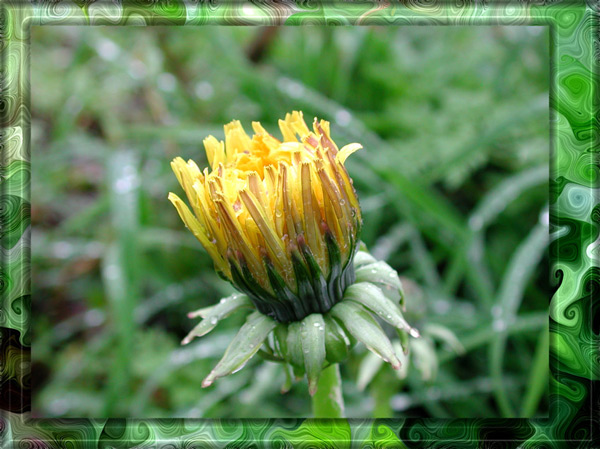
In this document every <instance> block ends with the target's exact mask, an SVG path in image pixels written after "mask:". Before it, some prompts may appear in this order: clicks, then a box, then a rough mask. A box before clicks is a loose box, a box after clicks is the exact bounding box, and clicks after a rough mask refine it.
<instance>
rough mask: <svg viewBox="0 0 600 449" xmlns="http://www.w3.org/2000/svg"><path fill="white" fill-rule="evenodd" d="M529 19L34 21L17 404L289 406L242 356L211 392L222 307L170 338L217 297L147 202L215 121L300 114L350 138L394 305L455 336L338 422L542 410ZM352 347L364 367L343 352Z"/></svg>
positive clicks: (287, 411)
mask: <svg viewBox="0 0 600 449" xmlns="http://www.w3.org/2000/svg"><path fill="white" fill-rule="evenodd" d="M548 72H549V61H548V33H547V29H545V28H541V27H427V28H424V27H402V28H397V27H381V28H371V27H355V28H349V27H336V28H326V27H288V28H252V27H198V28H194V27H189V28H179V27H169V28H162V27H148V28H119V27H114V28H113V27H34V28H33V30H32V73H31V81H32V109H33V113H32V148H33V151H32V161H33V171H32V199H33V201H32V202H33V204H32V212H31V213H32V227H33V234H32V241H33V245H32V270H33V273H32V274H33V292H34V295H33V306H32V307H33V314H34V320H33V331H34V340H33V341H34V343H33V358H34V364H33V368H32V374H33V376H32V377H33V388H34V396H33V408H34V415H35V416H71V417H83V416H87V417H104V416H135V417H210V418H214V417H229V418H231V417H233V418H248V417H251V418H260V417H300V416H309V415H310V402H309V398H308V395H307V388H306V382H305V381H304V382H302V383H300V384H296V385H295V386H294V387H293V388H292V390H291V391H290V392H289V393H288V394H286V395H281V394H280V393H279V389H280V387H281V385H282V384H283V382H284V374H283V371H282V369H281V367H280V366H278V365H277V364H274V363H271V362H265V361H262V360H260V358H259V357H256V358H255V359H253V360H252V361H251V362H250V363H249V364H248V366H247V367H246V368H244V369H243V370H241V371H240V372H239V373H237V374H235V375H233V376H229V377H227V378H224V379H220V380H219V381H218V382H216V383H215V385H214V386H213V387H211V388H209V389H206V390H203V389H201V388H200V381H201V379H202V378H203V377H204V376H205V375H206V374H207V373H208V371H209V370H210V369H211V368H212V367H213V366H214V365H215V364H216V362H217V361H218V359H219V358H220V356H221V355H222V353H223V351H224V349H225V348H226V346H227V344H228V343H229V341H230V340H231V338H232V337H233V335H234V333H235V331H236V329H237V328H238V327H239V326H240V325H241V322H242V321H243V314H241V315H234V316H232V317H231V318H230V319H229V320H228V321H226V322H225V323H223V324H221V325H220V327H219V329H218V331H216V332H214V333H212V334H210V335H208V336H206V337H203V338H201V339H197V340H196V341H195V342H194V343H192V344H190V345H189V346H186V347H180V345H179V342H180V340H181V339H182V338H183V337H184V336H185V335H186V333H187V332H188V331H189V330H190V329H191V328H192V326H193V325H194V322H193V321H191V320H188V319H187V317H186V312H188V311H190V310H195V309H198V308H200V307H203V306H207V305H210V304H212V303H214V302H216V301H217V300H218V298H220V297H221V296H223V295H225V294H227V293H228V292H230V291H231V287H230V286H229V285H227V284H226V283H225V282H223V281H221V280H220V279H218V278H217V276H216V274H215V273H214V271H213V269H212V264H211V262H210V259H209V257H208V256H207V254H206V253H205V252H204V251H203V250H202V249H201V246H200V244H199V243H198V242H197V241H196V240H195V239H194V237H193V236H192V235H191V233H189V232H187V230H186V229H185V228H184V227H183V225H182V223H181V221H180V220H179V217H178V216H177V213H176V212H175V210H174V209H173V207H172V206H171V204H170V203H169V202H168V201H167V193H168V192H169V191H175V192H178V193H181V192H180V188H179V186H178V185H177V183H176V179H175V176H174V175H173V174H172V172H171V170H170V167H169V162H170V160H171V159H172V158H173V157H175V156H179V155H180V156H182V157H184V158H185V159H187V158H193V159H194V160H196V162H197V163H198V165H200V166H201V167H202V166H205V165H206V164H207V163H206V158H205V155H204V151H203V147H202V139H203V138H204V137H206V136H207V135H208V134H213V135H215V136H216V137H218V138H222V137H223V131H222V125H223V124H224V123H226V122H229V121H230V120H232V119H234V118H235V119H239V120H241V121H242V122H243V123H244V124H245V125H246V127H247V129H250V126H249V124H250V121H252V120H260V121H262V122H263V125H264V126H265V127H266V128H267V129H270V130H272V132H273V133H275V134H277V133H278V131H277V127H276V121H277V119H278V118H280V117H282V116H283V115H284V114H285V113H286V112H288V111H291V110H294V109H300V110H303V111H304V114H305V117H306V118H307V120H309V121H310V120H311V119H312V117H313V116H318V117H320V118H324V119H326V120H329V121H331V122H332V130H333V137H334V139H335V141H336V142H337V143H338V145H340V146H341V145H344V144H347V143H350V142H361V143H362V144H363V145H364V147H365V148H364V150H362V151H360V152H358V153H356V154H355V155H353V156H352V157H351V158H350V160H349V161H348V163H347V167H348V170H349V172H350V174H351V176H352V177H353V179H354V185H355V187H356V188H357V190H358V194H359V198H360V200H361V205H362V209H363V215H364V224H365V225H364V231H363V236H362V237H363V240H364V241H365V243H366V244H367V245H368V247H369V249H370V250H371V252H372V253H373V254H374V255H375V256H376V257H378V258H382V259H385V260H387V261H388V262H389V263H390V264H391V265H392V266H393V267H394V268H396V269H397V270H398V272H399V273H400V274H401V276H402V277H403V279H404V282H405V285H406V290H407V293H408V295H409V297H408V304H409V313H408V317H409V321H410V322H411V323H413V324H415V325H416V326H417V327H418V328H419V329H423V328H424V327H429V328H430V329H433V330H434V332H433V334H432V335H435V329H436V326H445V327H447V328H449V329H451V330H452V332H454V334H455V335H456V336H457V338H458V341H459V342H460V344H461V345H462V346H463V347H464V349H465V353H464V354H462V355H459V354H457V353H456V352H455V351H453V350H452V348H449V347H447V345H443V344H441V343H440V342H436V340H435V339H432V340H431V341H430V343H431V347H432V348H433V349H434V351H433V353H432V354H430V355H429V365H426V366H422V364H421V365H419V364H416V365H415V364H413V366H411V367H410V369H409V374H408V377H407V378H406V379H405V380H403V381H401V380H399V379H397V378H396V377H395V376H394V374H393V372H392V370H391V369H388V368H387V367H386V368H384V369H381V370H380V371H379V372H377V373H372V374H371V378H372V380H371V382H370V383H369V385H368V387H367V388H366V390H365V391H360V390H359V388H358V387H357V377H358V376H359V373H360V372H362V373H363V374H364V368H365V364H364V362H363V360H364V358H365V351H364V349H363V348H360V347H359V348H357V349H355V350H354V351H353V355H352V357H351V359H350V360H349V361H348V362H347V363H346V364H344V365H343V366H342V376H343V378H344V394H345V399H346V407H347V414H348V416H349V417H368V416H377V417H385V416H434V417H440V418H447V417H496V416H544V415H545V414H547V410H548V402H547V398H546V393H547V384H548V342H547V322H548V318H547V316H548V312H547V305H548V301H549V297H550V294H551V291H550V287H549V279H548V273H549V264H548V255H547V242H548V214H547V203H548V184H547V180H548V160H549V144H548V136H549V127H548V122H549V115H548V114H549V113H548ZM361 363H362V368H361Z"/></svg>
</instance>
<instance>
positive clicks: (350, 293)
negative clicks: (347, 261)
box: [344, 282, 419, 338]
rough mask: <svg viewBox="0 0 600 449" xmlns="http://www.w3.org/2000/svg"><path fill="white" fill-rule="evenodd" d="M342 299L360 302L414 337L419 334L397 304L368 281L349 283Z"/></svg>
mask: <svg viewBox="0 0 600 449" xmlns="http://www.w3.org/2000/svg"><path fill="white" fill-rule="evenodd" d="M344 299H345V300H351V301H355V302H357V303H359V304H361V305H362V306H364V307H366V308H367V309H369V310H371V311H372V312H373V313H375V314H377V316H379V317H380V318H381V319H382V320H385V321H387V322H388V323H390V324H391V325H392V326H394V327H396V328H398V329H404V330H407V331H408V332H409V333H410V335H411V336H413V337H415V338H417V337H418V336H419V331H417V330H416V329H415V328H413V327H411V326H410V324H408V322H407V321H406V320H405V319H404V316H403V315H402V312H401V311H400V309H399V308H398V306H396V304H394V303H393V302H392V301H390V300H389V299H388V298H386V297H385V296H384V294H383V292H382V291H381V289H380V288H379V287H377V286H375V285H373V284H371V283H370V282H358V283H356V284H353V285H351V286H350V287H348V288H347V289H346V292H345V293H344Z"/></svg>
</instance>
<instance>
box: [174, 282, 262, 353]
mask: <svg viewBox="0 0 600 449" xmlns="http://www.w3.org/2000/svg"><path fill="white" fill-rule="evenodd" d="M244 307H250V308H251V307H253V306H252V302H251V301H250V298H248V296H246V295H243V294H241V293H234V294H233V295H231V296H228V297H226V298H222V299H221V301H219V303H218V304H215V305H214V306H211V307H205V308H203V309H199V310H196V311H195V312H190V313H188V317H189V318H195V317H198V316H201V317H202V318H203V319H202V321H200V323H198V325H196V327H194V328H193V329H192V330H191V331H190V333H189V334H187V335H186V337H185V338H184V339H183V340H182V341H181V344H182V345H187V344H188V343H189V342H190V341H192V340H193V339H194V338H195V337H201V336H203V335H206V334H208V333H209V332H210V331H211V330H213V329H214V328H215V326H216V325H217V324H218V323H219V321H220V320H222V319H224V318H227V317H228V316H229V315H231V314H232V313H233V312H235V311H236V310H239V309H241V308H244Z"/></svg>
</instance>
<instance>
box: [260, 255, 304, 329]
mask: <svg viewBox="0 0 600 449" xmlns="http://www.w3.org/2000/svg"><path fill="white" fill-rule="evenodd" d="M264 265H265V269H266V270H267V276H268V277H269V282H270V283H271V288H272V289H273V291H274V292H275V296H276V297H277V298H278V299H279V301H278V302H279V303H280V304H282V303H286V304H289V305H291V308H292V310H293V312H294V317H293V318H292V319H288V320H285V321H284V320H280V321H283V322H286V321H296V320H299V319H302V318H303V317H304V316H306V314H307V310H306V308H305V307H304V303H303V302H302V301H301V300H300V298H298V296H296V295H295V294H294V293H293V292H292V291H291V290H290V289H289V287H288V286H287V284H286V283H285V281H284V280H283V278H282V277H281V276H280V274H279V273H277V271H276V270H275V267H273V263H272V262H271V261H270V260H269V259H267V258H265V259H264Z"/></svg>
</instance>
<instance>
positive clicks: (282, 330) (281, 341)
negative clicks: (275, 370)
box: [273, 324, 290, 363]
mask: <svg viewBox="0 0 600 449" xmlns="http://www.w3.org/2000/svg"><path fill="white" fill-rule="evenodd" d="M273 335H274V336H275V342H276V344H277V346H276V349H275V350H276V351H277V352H278V353H279V355H280V356H281V357H282V358H283V359H285V360H286V361H287V362H288V363H290V360H289V355H288V344H287V335H288V326H287V325H286V324H279V325H277V327H276V328H275V330H274V331H273Z"/></svg>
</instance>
